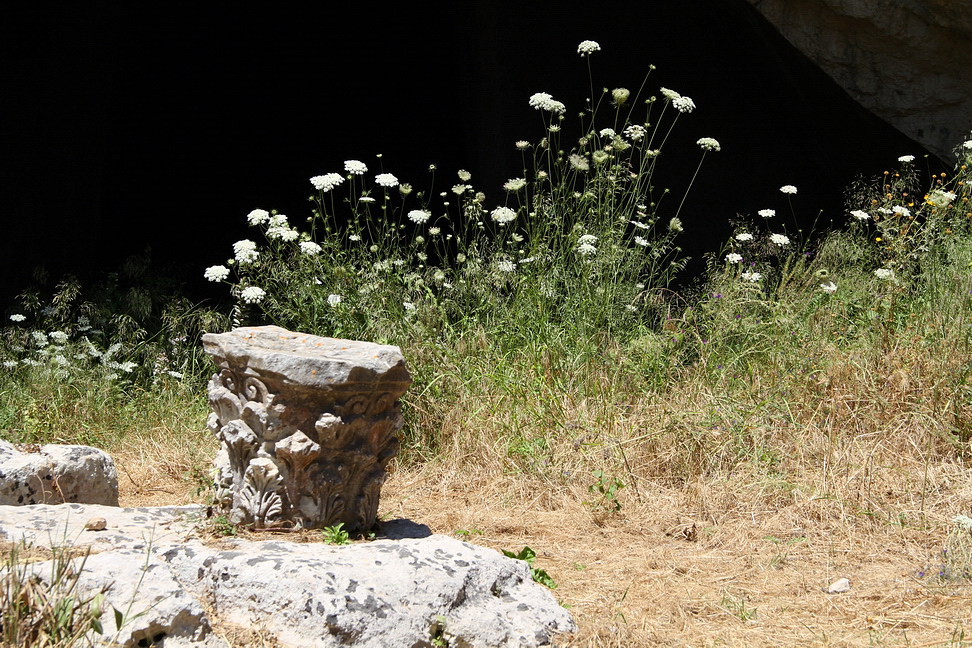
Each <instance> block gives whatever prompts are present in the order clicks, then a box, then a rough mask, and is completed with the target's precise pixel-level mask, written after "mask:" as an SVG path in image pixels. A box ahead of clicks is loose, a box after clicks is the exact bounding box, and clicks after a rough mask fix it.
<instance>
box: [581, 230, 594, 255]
mask: <svg viewBox="0 0 972 648" xmlns="http://www.w3.org/2000/svg"><path fill="white" fill-rule="evenodd" d="M595 243H597V237H596V236H594V235H593V234H584V235H583V236H581V237H580V238H579V239H577V251H578V252H579V253H580V254H581V256H591V255H592V254H595V253H596V252H597V248H596V247H595V246H594V244H595Z"/></svg>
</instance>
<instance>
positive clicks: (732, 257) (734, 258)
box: [726, 252, 743, 263]
mask: <svg viewBox="0 0 972 648" xmlns="http://www.w3.org/2000/svg"><path fill="white" fill-rule="evenodd" d="M742 260H743V258H742V255H741V254H739V253H738V252H730V253H729V254H727V255H726V261H727V262H729V263H739V262H740V261H742Z"/></svg>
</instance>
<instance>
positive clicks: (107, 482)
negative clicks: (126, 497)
mask: <svg viewBox="0 0 972 648" xmlns="http://www.w3.org/2000/svg"><path fill="white" fill-rule="evenodd" d="M63 502H77V503H81V504H103V505H105V506H118V474H117V472H116V471H115V462H114V461H112V459H111V457H109V456H108V455H107V454H106V453H105V452H103V451H101V450H99V449H97V448H92V447H90V446H82V445H57V444H48V445H44V446H40V447H39V448H36V452H23V451H21V450H18V449H17V447H16V446H14V445H13V444H12V443H8V442H7V441H0V505H8V506H24V505H29V504H61V503H63Z"/></svg>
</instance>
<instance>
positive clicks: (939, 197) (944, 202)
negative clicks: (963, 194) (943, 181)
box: [925, 189, 955, 207]
mask: <svg viewBox="0 0 972 648" xmlns="http://www.w3.org/2000/svg"><path fill="white" fill-rule="evenodd" d="M925 200H927V201H928V204H929V205H932V206H934V207H948V206H949V205H950V204H951V202H952V201H953V200H955V194H954V193H952V192H951V191H942V190H941V189H935V190H934V191H932V192H931V194H929V195H928V196H926V197H925Z"/></svg>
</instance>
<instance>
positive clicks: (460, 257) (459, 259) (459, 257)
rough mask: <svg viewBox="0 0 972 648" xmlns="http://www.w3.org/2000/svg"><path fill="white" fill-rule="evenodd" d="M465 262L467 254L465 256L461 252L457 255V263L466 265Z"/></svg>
mask: <svg viewBox="0 0 972 648" xmlns="http://www.w3.org/2000/svg"><path fill="white" fill-rule="evenodd" d="M465 262H466V255H465V254H463V253H462V252H460V253H459V254H457V255H456V263H465Z"/></svg>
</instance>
